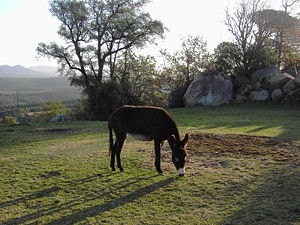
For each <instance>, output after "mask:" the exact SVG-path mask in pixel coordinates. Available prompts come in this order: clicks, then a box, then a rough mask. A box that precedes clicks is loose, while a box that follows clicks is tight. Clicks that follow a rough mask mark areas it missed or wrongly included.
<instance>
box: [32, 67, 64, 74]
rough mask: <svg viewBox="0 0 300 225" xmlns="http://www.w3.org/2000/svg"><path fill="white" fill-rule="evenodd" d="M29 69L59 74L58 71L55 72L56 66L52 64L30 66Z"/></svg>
mask: <svg viewBox="0 0 300 225" xmlns="http://www.w3.org/2000/svg"><path fill="white" fill-rule="evenodd" d="M29 69H31V70H33V71H36V72H43V73H49V74H56V75H59V73H58V72H57V68H56V67H54V66H32V67H29Z"/></svg>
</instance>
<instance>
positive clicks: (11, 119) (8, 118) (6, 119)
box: [1, 116, 17, 124]
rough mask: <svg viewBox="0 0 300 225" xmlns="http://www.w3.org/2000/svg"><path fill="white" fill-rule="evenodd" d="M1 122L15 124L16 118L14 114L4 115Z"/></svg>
mask: <svg viewBox="0 0 300 225" xmlns="http://www.w3.org/2000/svg"><path fill="white" fill-rule="evenodd" d="M1 122H2V123H5V124H15V123H16V122H17V119H16V118H15V117H14V116H4V117H3V118H2V121H1Z"/></svg>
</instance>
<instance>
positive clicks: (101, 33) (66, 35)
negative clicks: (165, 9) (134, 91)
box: [37, 0, 164, 114]
mask: <svg viewBox="0 0 300 225" xmlns="http://www.w3.org/2000/svg"><path fill="white" fill-rule="evenodd" d="M147 2H148V0H86V1H78V0H52V1H50V12H51V13H52V14H53V15H54V16H55V17H57V18H58V20H59V21H60V22H61V25H60V28H59V30H58V34H59V36H60V37H61V38H62V40H63V41H64V44H62V45H60V44H58V43H54V42H52V43H49V44H46V43H39V45H38V47H37V52H38V54H39V55H41V56H47V57H51V58H54V59H56V60H57V61H58V63H59V65H60V71H61V73H62V74H64V75H66V76H68V77H69V79H70V81H71V84H72V85H76V86H80V87H82V88H83V92H84V94H86V95H87V97H88V99H89V101H88V104H89V105H90V106H91V109H90V110H92V111H94V110H97V108H99V107H94V106H95V105H97V104H99V103H100V102H95V101H94V99H99V96H97V95H98V94H99V93H100V92H99V88H101V87H102V85H101V84H102V82H103V79H104V77H105V76H108V77H110V78H111V79H112V80H114V79H115V78H114V76H115V73H114V68H115V63H116V61H117V58H118V56H120V54H122V52H124V51H125V50H128V49H132V48H134V47H141V46H143V45H145V44H146V43H147V42H152V41H153V39H154V37H156V36H160V37H161V36H162V34H163V32H164V27H163V25H162V23H161V22H160V21H157V20H153V19H152V18H151V17H150V15H149V14H148V13H146V12H144V10H143V8H144V6H145V4H146V3H147ZM95 114H97V111H95Z"/></svg>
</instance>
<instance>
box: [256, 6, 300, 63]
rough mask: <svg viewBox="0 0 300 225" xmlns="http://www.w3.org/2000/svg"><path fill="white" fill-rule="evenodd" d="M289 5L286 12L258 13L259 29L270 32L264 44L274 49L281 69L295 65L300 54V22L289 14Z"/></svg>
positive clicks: (270, 10) (267, 11)
mask: <svg viewBox="0 0 300 225" xmlns="http://www.w3.org/2000/svg"><path fill="white" fill-rule="evenodd" d="M287 4H288V3H285V6H284V8H285V11H278V10H273V9H267V10H262V11H259V12H258V13H257V18H258V19H257V26H258V29H259V30H264V31H268V38H267V41H265V43H264V44H265V46H269V47H271V48H273V49H274V51H275V54H276V57H277V65H278V66H279V67H280V66H285V65H289V64H293V63H295V62H294V60H295V58H297V57H296V55H299V52H300V49H299V45H300V38H299V28H300V21H299V19H297V18H296V17H293V16H291V15H290V14H289V13H288V8H287V7H288V6H287Z"/></svg>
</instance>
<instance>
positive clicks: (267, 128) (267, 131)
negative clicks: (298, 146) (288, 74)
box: [171, 105, 300, 141]
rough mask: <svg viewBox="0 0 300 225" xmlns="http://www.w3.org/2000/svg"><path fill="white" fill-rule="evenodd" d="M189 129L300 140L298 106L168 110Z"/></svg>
mask: <svg viewBox="0 0 300 225" xmlns="http://www.w3.org/2000/svg"><path fill="white" fill-rule="evenodd" d="M171 112H172V115H173V116H174V117H175V118H176V121H177V122H178V124H179V125H180V126H181V127H182V128H186V129H187V130H189V131H191V132H196V133H197V132H211V133H221V134H224V133H226V134H228V133H234V134H247V135H258V136H268V137H277V138H281V139H289V140H294V141H300V131H299V127H300V108H299V107H296V106H294V107H287V106H286V107H283V106H274V105H261V106H256V105H250V106H249V105H244V106H239V105H237V106H222V107H217V108H210V107H199V108H189V109H176V110H172V111H171Z"/></svg>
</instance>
